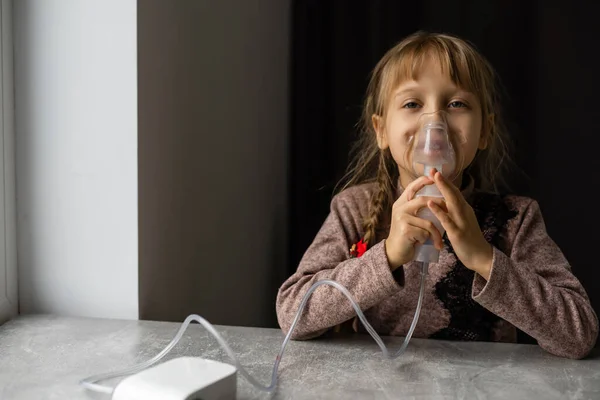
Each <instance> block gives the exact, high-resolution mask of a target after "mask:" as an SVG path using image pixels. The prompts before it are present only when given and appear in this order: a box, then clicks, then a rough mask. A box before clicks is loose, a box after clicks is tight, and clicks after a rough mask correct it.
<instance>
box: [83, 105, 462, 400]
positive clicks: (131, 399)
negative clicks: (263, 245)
mask: <svg viewBox="0 0 600 400" xmlns="http://www.w3.org/2000/svg"><path fill="white" fill-rule="evenodd" d="M448 119H449V115H448V113H447V112H446V111H436V112H433V113H428V114H424V113H422V114H420V115H418V116H415V128H414V129H413V131H412V132H411V133H410V134H409V135H408V136H407V142H406V144H407V146H406V148H407V151H406V157H407V160H406V161H408V165H412V169H413V171H412V173H413V174H414V177H415V178H416V177H418V176H419V175H427V176H429V174H430V172H431V171H432V170H433V169H434V168H435V169H436V170H438V171H440V172H442V173H443V174H444V175H445V176H447V177H448V176H450V175H451V174H452V173H453V172H454V168H455V152H454V150H453V147H452V143H451V141H450V138H449V135H448ZM416 196H431V197H443V196H442V194H441V193H440V191H439V190H438V189H437V187H436V186H435V184H431V185H426V186H425V187H423V188H422V189H421V190H420V191H419V192H418V193H417V194H416ZM417 215H418V216H420V217H421V218H425V219H428V220H430V221H432V222H433V223H434V224H435V226H436V227H437V228H438V229H439V230H440V233H441V234H442V235H443V234H444V228H443V227H442V225H441V224H440V223H439V221H438V220H437V218H436V217H435V215H434V214H433V213H432V212H431V211H430V210H429V209H428V208H423V209H421V210H420V211H419V213H418V214H417ZM438 259H439V250H438V249H437V248H435V246H434V244H433V242H432V241H431V240H428V241H427V242H425V243H423V244H418V245H417V246H416V247H415V257H414V261H417V262H420V263H421V276H420V278H421V279H420V285H421V287H420V291H419V298H418V302H417V308H416V311H415V315H414V318H413V321H412V324H411V326H410V329H409V331H408V333H407V335H406V337H405V339H404V342H403V344H402V346H401V347H400V349H398V350H397V351H396V352H395V353H392V352H390V351H389V350H388V348H387V347H386V346H385V344H384V343H383V341H382V339H381V337H380V336H379V335H378V334H377V332H375V329H373V327H372V326H371V324H370V323H369V322H368V321H367V319H366V318H365V315H364V313H363V311H362V310H361V309H360V307H359V305H358V303H357V302H356V300H355V299H354V297H353V296H352V294H351V293H350V292H349V291H348V290H347V289H346V288H345V287H344V286H342V285H340V284H339V283H338V282H335V281H333V280H320V281H317V282H315V283H314V284H313V285H312V286H311V287H310V288H309V289H308V291H307V292H306V294H305V295H304V297H303V299H302V302H301V303H300V306H299V308H298V311H297V312H296V316H295V318H294V320H293V322H292V324H291V326H290V329H289V331H288V333H287V335H286V336H285V338H284V340H283V343H282V345H281V349H280V350H279V354H278V355H277V357H276V358H275V361H274V365H273V370H272V374H271V383H270V384H268V385H263V384H261V383H260V382H258V381H257V380H256V379H255V378H254V377H253V376H251V375H250V374H249V373H248V372H247V371H246V369H245V368H244V367H243V366H242V365H241V364H240V362H239V360H238V358H237V357H236V356H235V354H234V353H233V351H232V350H231V348H230V347H229V345H228V344H227V342H226V341H225V340H224V339H223V337H222V336H221V335H220V334H219V332H217V330H216V329H215V328H214V327H213V326H212V325H211V324H210V323H209V322H208V321H206V320H205V319H204V318H202V317H201V316H199V315H195V314H193V315H190V316H188V317H187V318H186V319H185V321H184V322H183V324H182V325H181V327H180V329H179V331H178V332H177V334H176V335H175V337H174V338H173V340H172V341H171V342H170V343H169V344H168V345H167V347H166V348H165V349H163V350H162V351H161V352H160V353H158V354H157V355H156V356H155V357H153V358H152V359H150V360H148V361H146V362H143V363H141V364H139V365H135V366H133V367H130V368H127V369H124V370H122V371H116V372H110V373H106V374H101V375H96V376H91V377H89V378H86V379H83V380H82V381H80V384H81V385H82V386H84V387H85V388H87V389H89V390H92V391H96V392H102V393H106V394H109V395H111V398H112V399H114V400H141V399H144V400H153V399H156V400H158V399H160V400H184V399H200V398H202V399H204V400H211V399H233V398H235V396H236V379H237V374H238V373H239V374H241V375H242V376H243V377H244V378H245V379H246V380H248V381H249V382H250V383H251V384H253V385H254V386H255V387H257V388H258V389H260V390H262V391H266V392H272V391H273V390H274V389H275V387H276V386H277V380H278V374H277V372H278V368H279V363H280V362H281V359H282V357H283V353H284V351H285V348H286V346H287V344H288V342H289V340H290V337H291V335H292V333H293V332H294V329H295V327H296V325H297V323H298V321H299V319H300V316H301V315H302V312H303V310H304V307H305V306H306V304H307V302H308V300H309V298H310V296H311V294H312V293H313V292H314V291H315V290H316V289H318V287H319V286H322V285H329V286H332V287H334V288H336V289H338V290H339V291H340V292H342V293H343V294H344V295H345V296H346V298H347V299H348V301H349V302H350V303H351V304H352V307H353V308H354V311H355V312H356V315H357V316H358V318H359V319H360V321H361V322H362V323H363V325H364V327H365V328H366V330H367V332H369V334H370V335H371V336H372V337H373V339H374V340H375V342H376V343H377V345H378V346H379V347H380V348H381V351H382V353H383V356H384V358H387V359H395V358H397V357H399V356H401V355H402V354H403V353H404V351H405V350H406V347H407V346H408V342H409V341H410V339H411V337H412V334H413V332H414V330H415V327H416V325H417V321H418V318H419V314H420V312H421V306H422V303H423V295H424V289H425V278H426V276H427V271H428V266H429V264H430V263H437V262H438ZM194 321H195V322H198V323H200V324H201V325H202V326H203V327H204V328H205V329H206V330H207V331H208V332H210V333H211V334H212V335H213V336H214V337H215V339H216V340H217V341H218V343H219V344H220V345H221V346H222V348H223V349H224V350H225V352H226V353H227V355H228V356H229V358H230V359H231V360H232V362H233V365H230V364H225V363H221V362H217V361H212V360H207V359H203V358H199V357H178V358H174V359H172V360H169V361H166V362H163V363H161V364H158V365H155V364H157V363H158V361H160V360H161V359H162V358H163V357H164V356H166V355H167V353H169V352H170V351H171V349H173V347H175V345H176V344H177V343H178V342H179V340H180V339H181V337H182V336H183V334H184V332H185V331H186V329H187V328H188V326H189V325H190V323H192V322H194ZM121 376H128V377H127V378H125V379H123V380H122V381H121V382H119V383H118V384H117V386H116V387H115V388H112V387H109V386H105V385H102V384H99V383H98V382H100V381H102V380H107V379H113V378H117V377H121Z"/></svg>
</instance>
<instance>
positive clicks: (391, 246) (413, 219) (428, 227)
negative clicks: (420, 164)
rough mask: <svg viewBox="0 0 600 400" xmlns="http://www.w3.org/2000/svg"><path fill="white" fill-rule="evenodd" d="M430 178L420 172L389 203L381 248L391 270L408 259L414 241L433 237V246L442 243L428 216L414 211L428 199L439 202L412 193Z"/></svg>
mask: <svg viewBox="0 0 600 400" xmlns="http://www.w3.org/2000/svg"><path fill="white" fill-rule="evenodd" d="M433 183H434V182H433V180H432V179H431V178H429V177H426V176H422V177H420V178H418V179H415V180H414V181H412V182H411V183H410V184H409V185H408V186H407V187H406V189H405V190H404V192H403V193H402V195H401V196H400V197H399V198H398V200H396V202H394V205H393V206H392V224H391V227H390V233H389V236H388V238H387V239H386V241H385V252H386V255H387V258H388V262H389V264H390V267H391V268H392V271H393V270H395V269H397V268H398V267H400V266H401V265H403V264H406V263H407V262H409V261H411V260H412V259H413V257H414V253H415V245H416V244H417V243H421V244H423V243H425V242H426V241H427V239H430V238H431V240H432V241H433V243H434V245H435V247H436V248H438V249H441V248H442V247H443V246H444V242H443V240H442V235H441V234H440V231H439V230H438V229H437V228H436V227H435V225H434V224H433V223H432V222H431V221H428V220H425V219H422V218H419V217H417V212H418V211H419V210H420V209H421V208H423V207H427V205H428V204H429V203H431V204H437V205H438V207H439V206H443V201H444V200H443V199H440V198H433V197H417V198H416V199H415V198H414V197H415V194H416V193H417V192H418V191H419V190H421V189H422V188H423V187H424V186H426V185H432V184H433Z"/></svg>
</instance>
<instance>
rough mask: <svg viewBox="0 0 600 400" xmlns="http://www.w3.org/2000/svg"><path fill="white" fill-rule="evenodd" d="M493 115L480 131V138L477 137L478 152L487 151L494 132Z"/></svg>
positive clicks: (489, 116)
mask: <svg viewBox="0 0 600 400" xmlns="http://www.w3.org/2000/svg"><path fill="white" fill-rule="evenodd" d="M494 118H495V116H494V114H490V115H488V117H487V120H486V121H485V124H484V125H483V129H482V130H481V136H480V137H479V146H478V149H479V150H485V149H487V147H488V145H489V143H490V139H491V138H492V134H493V132H494V121H495V119H494Z"/></svg>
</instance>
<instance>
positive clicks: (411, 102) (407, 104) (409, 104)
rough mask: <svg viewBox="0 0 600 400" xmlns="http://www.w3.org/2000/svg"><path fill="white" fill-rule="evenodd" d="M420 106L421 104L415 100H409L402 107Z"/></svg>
mask: <svg viewBox="0 0 600 400" xmlns="http://www.w3.org/2000/svg"><path fill="white" fill-rule="evenodd" d="M417 107H419V104H417V103H415V102H414V101H409V102H408V103H406V104H405V105H403V106H402V108H417Z"/></svg>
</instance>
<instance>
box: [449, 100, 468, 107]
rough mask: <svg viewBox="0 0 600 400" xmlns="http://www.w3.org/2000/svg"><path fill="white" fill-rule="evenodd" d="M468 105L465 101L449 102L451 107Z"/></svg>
mask: <svg viewBox="0 0 600 400" xmlns="http://www.w3.org/2000/svg"><path fill="white" fill-rule="evenodd" d="M466 106H467V105H466V104H465V103H463V102H462V101H458V100H457V101H453V102H452V103H450V104H448V107H450V108H463V107H466Z"/></svg>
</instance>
